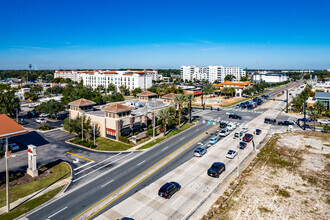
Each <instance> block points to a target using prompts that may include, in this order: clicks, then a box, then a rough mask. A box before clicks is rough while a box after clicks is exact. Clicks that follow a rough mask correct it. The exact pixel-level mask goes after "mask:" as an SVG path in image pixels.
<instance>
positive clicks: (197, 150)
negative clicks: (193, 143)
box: [194, 147, 207, 157]
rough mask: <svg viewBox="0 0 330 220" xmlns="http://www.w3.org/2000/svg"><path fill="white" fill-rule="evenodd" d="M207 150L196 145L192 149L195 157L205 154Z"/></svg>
mask: <svg viewBox="0 0 330 220" xmlns="http://www.w3.org/2000/svg"><path fill="white" fill-rule="evenodd" d="M206 152H207V150H206V148H202V147H198V148H196V150H195V151H194V156H195V157H201V156H203V155H204V154H206Z"/></svg>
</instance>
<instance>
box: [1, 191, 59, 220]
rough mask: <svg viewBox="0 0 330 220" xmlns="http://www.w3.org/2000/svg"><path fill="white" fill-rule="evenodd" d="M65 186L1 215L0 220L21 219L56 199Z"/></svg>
mask: <svg viewBox="0 0 330 220" xmlns="http://www.w3.org/2000/svg"><path fill="white" fill-rule="evenodd" d="M63 187H64V186H61V187H58V188H56V189H54V190H52V191H50V192H48V193H45V194H44V195H41V196H39V197H37V198H35V199H32V200H30V201H28V202H26V203H24V204H22V205H20V206H18V207H16V208H14V209H13V210H11V211H10V212H9V213H5V214H2V215H0V219H2V220H7V219H8V220H9V219H14V218H17V217H19V216H20V215H23V214H24V213H26V212H28V211H30V210H32V209H34V208H36V207H38V206H39V205H41V204H43V203H45V202H47V201H49V200H50V199H52V198H54V196H56V195H57V194H58V193H59V192H60V191H61V190H62V188H63Z"/></svg>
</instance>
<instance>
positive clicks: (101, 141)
mask: <svg viewBox="0 0 330 220" xmlns="http://www.w3.org/2000/svg"><path fill="white" fill-rule="evenodd" d="M70 142H71V143H74V144H79V145H82V146H85V147H88V148H92V149H95V150H102V151H125V150H128V149H130V148H131V147H132V145H131V144H124V143H121V142H117V141H113V140H110V139H107V138H104V137H97V138H96V139H95V144H96V145H97V146H96V147H95V146H94V142H93V141H90V142H87V141H85V140H84V141H82V140H81V139H80V138H75V139H72V140H70Z"/></svg>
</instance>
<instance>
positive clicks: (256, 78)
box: [253, 72, 289, 83]
mask: <svg viewBox="0 0 330 220" xmlns="http://www.w3.org/2000/svg"><path fill="white" fill-rule="evenodd" d="M288 79H289V77H288V76H287V75H286V74H284V73H272V72H265V73H254V74H253V82H256V83H258V82H261V81H264V82H266V83H280V82H285V81H287V80H288Z"/></svg>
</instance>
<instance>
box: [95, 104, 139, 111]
mask: <svg viewBox="0 0 330 220" xmlns="http://www.w3.org/2000/svg"><path fill="white" fill-rule="evenodd" d="M132 109H133V108H131V107H128V106H126V105H122V104H119V103H116V104H112V105H108V106H106V107H104V108H103V109H102V111H107V112H114V113H119V112H126V111H130V110H132Z"/></svg>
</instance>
